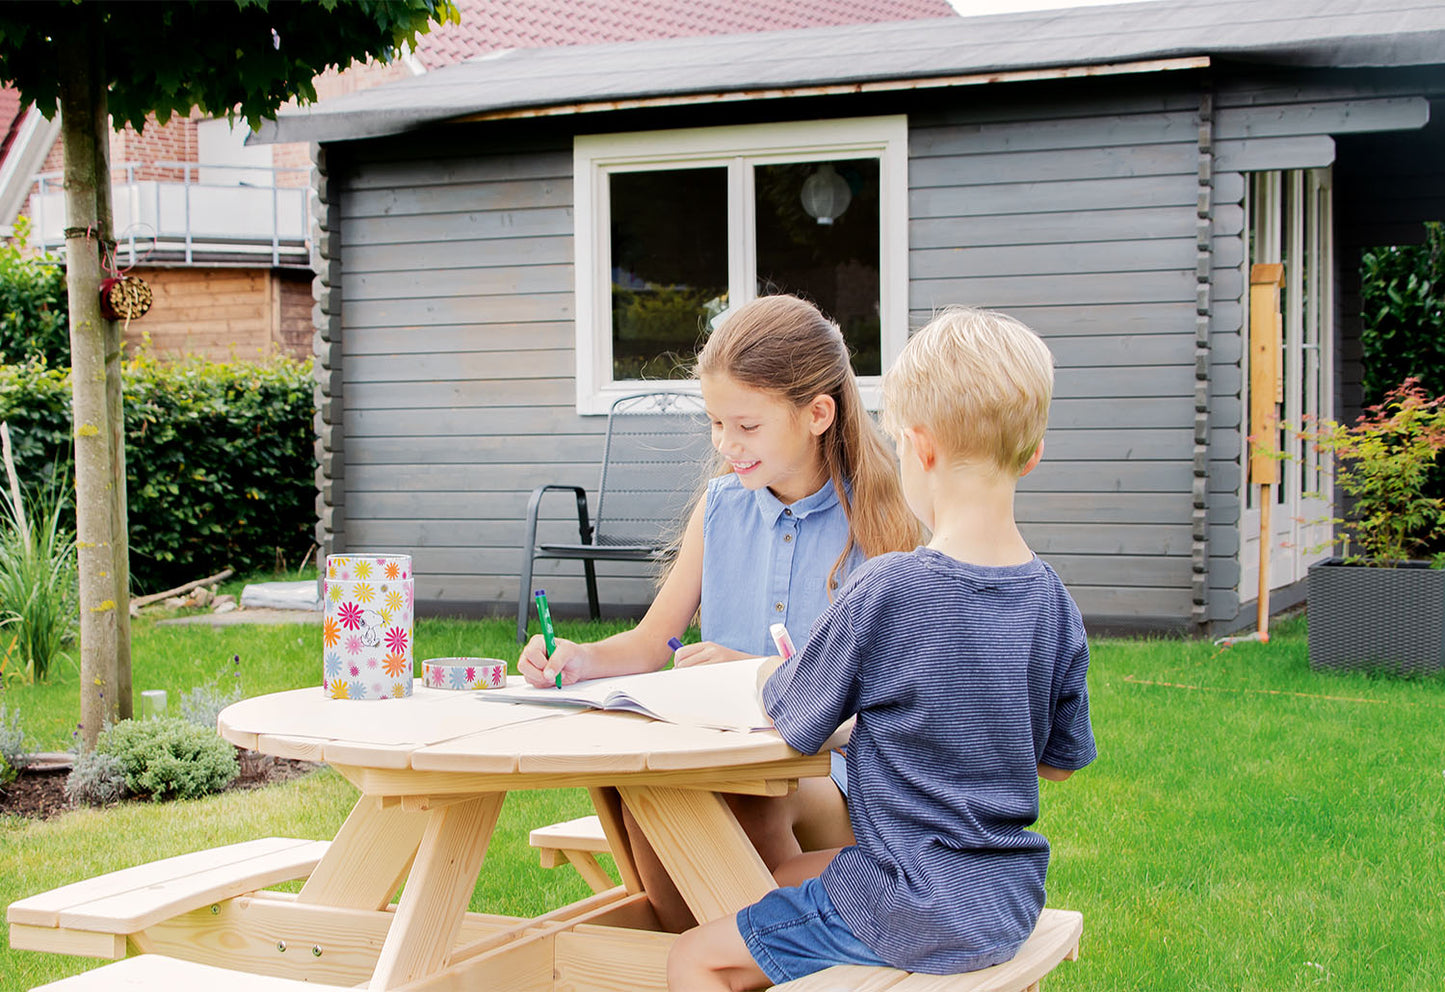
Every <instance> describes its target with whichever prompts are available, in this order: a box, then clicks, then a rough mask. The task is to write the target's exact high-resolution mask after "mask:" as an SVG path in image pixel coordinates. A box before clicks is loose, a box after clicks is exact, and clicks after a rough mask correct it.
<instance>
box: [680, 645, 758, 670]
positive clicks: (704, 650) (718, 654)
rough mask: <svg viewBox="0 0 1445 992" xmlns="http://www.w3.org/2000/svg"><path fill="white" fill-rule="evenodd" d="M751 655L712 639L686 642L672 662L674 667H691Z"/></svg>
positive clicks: (735, 659) (734, 659)
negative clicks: (700, 641)
mask: <svg viewBox="0 0 1445 992" xmlns="http://www.w3.org/2000/svg"><path fill="white" fill-rule="evenodd" d="M751 657H754V656H753V655H750V654H747V653H746V652H743V651H734V650H733V649H732V648H725V647H723V646H722V645H721V644H714V643H713V642H712V641H703V642H702V643H701V644H684V645H683V646H682V647H680V648H678V649H677V651H676V653H674V654H673V656H672V664H673V667H674V668H691V667H692V666H693V665H715V664H717V663H718V662H720V661H737V660H739V659H741V658H751Z"/></svg>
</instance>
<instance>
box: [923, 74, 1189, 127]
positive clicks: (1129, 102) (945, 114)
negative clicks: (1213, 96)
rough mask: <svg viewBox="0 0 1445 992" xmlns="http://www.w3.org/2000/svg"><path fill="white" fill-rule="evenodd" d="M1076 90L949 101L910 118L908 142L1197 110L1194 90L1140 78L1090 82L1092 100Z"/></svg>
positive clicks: (1067, 85) (1005, 91) (1008, 92)
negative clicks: (937, 132) (930, 134)
mask: <svg viewBox="0 0 1445 992" xmlns="http://www.w3.org/2000/svg"><path fill="white" fill-rule="evenodd" d="M1040 89H1042V92H1041V93H1040V92H1039V90H1040ZM1078 89H1080V86H1079V84H1078V83H1077V82H1075V81H1070V82H1063V83H1060V84H1058V85H1056V86H1053V87H1050V88H1047V89H1044V88H1042V87H1038V88H1034V92H1026V90H1025V89H1018V90H1015V89H1013V88H1011V87H1000V88H999V90H998V92H997V93H996V94H995V95H994V98H993V99H990V100H950V101H948V102H947V103H946V104H945V105H944V106H943V107H941V108H939V109H937V110H933V111H931V112H927V113H920V114H919V115H917V116H914V115H910V116H909V124H910V137H911V136H912V134H911V132H912V131H914V130H925V129H931V128H935V127H940V128H958V127H963V128H974V129H977V130H984V129H985V127H980V125H983V126H986V129H987V130H993V129H994V128H996V127H1003V128H1007V129H1011V130H1018V131H1025V130H1027V129H1028V128H1029V127H1031V126H1033V125H1035V124H1042V125H1047V124H1049V123H1050V122H1052V121H1068V120H1086V121H1092V120H1096V119H1098V118H1100V117H1103V116H1107V117H1111V118H1116V117H1117V118H1122V117H1127V116H1130V115H1134V114H1151V113H1182V114H1187V115H1192V114H1194V113H1196V112H1197V111H1198V109H1199V93H1198V91H1197V90H1196V89H1194V88H1193V87H1179V88H1176V87H1174V86H1163V85H1160V86H1150V87H1143V86H1140V85H1139V77H1138V76H1131V77H1121V78H1118V79H1093V80H1090V83H1089V96H1088V99H1083V100H1081V99H1073V98H1072V95H1073V94H1074V93H1075V92H1076V91H1077V90H1078Z"/></svg>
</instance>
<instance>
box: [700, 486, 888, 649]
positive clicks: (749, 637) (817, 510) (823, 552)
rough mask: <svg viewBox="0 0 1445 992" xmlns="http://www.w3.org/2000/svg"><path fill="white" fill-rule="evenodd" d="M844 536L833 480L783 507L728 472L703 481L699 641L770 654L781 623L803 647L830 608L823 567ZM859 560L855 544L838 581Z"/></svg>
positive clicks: (835, 554)
mask: <svg viewBox="0 0 1445 992" xmlns="http://www.w3.org/2000/svg"><path fill="white" fill-rule="evenodd" d="M847 541H848V519H847V517H846V515H845V514H844V513H843V507H842V504H840V503H839V502H838V495H837V493H835V492H834V491H833V483H832V482H831V481H830V482H827V483H824V485H823V488H822V489H819V490H818V491H817V492H815V493H813V494H812V495H811V496H807V497H804V498H803V499H800V500H798V501H797V502H796V503H792V504H785V503H783V502H782V501H781V500H779V499H778V498H777V497H776V496H774V495H773V494H772V493H771V492H769V491H768V490H767V489H766V488H763V489H759V490H750V489H746V488H744V487H743V484H742V483H741V482H740V481H739V480H738V477H737V476H735V475H733V474H732V473H728V474H727V475H720V476H718V477H717V478H716V479H713V480H712V481H711V482H709V483H708V487H707V507H706V509H705V510H704V513H703V525H702V542H703V544H702V639H703V640H704V641H713V642H715V643H717V644H721V645H723V646H724V647H729V648H732V649H734V650H736V651H746V652H748V653H750V654H758V655H769V654H776V653H777V649H776V648H774V647H773V641H772V638H771V637H770V636H769V634H768V627H769V626H771V625H772V624H775V623H778V622H779V621H781V622H782V623H785V624H787V627H788V633H789V634H790V635H791V636H792V638H793V643H794V645H795V646H796V647H797V648H798V650H800V651H801V650H802V648H803V644H804V642H805V641H807V639H808V633H809V632H810V631H811V630H812V629H813V623H814V621H816V620H817V619H818V617H819V616H820V615H821V614H822V612H823V611H824V610H825V609H827V608H828V589H827V584H828V572H829V571H830V570H831V569H832V568H833V562H835V561H837V559H838V554H839V553H840V552H841V551H842V550H843V545H844V544H845V543H847ZM862 561H863V554H862V552H861V551H859V550H858V549H857V548H854V549H853V551H852V553H851V554H850V555H849V556H848V563H847V567H846V568H845V569H844V572H843V574H842V575H840V576H839V580H840V581H841V580H842V579H843V578H845V577H846V576H847V574H848V573H849V572H851V571H852V570H853V569H854V568H856V567H857V566H858V565H859V563H861V562H862Z"/></svg>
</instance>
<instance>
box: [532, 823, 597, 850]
mask: <svg viewBox="0 0 1445 992" xmlns="http://www.w3.org/2000/svg"><path fill="white" fill-rule="evenodd" d="M527 843H528V844H529V845H530V846H532V847H536V848H553V849H560V848H566V849H569V850H573V851H592V852H596V853H610V851H611V848H609V847H608V846H607V837H606V835H605V834H604V833H603V832H602V822H601V821H600V820H599V819H598V818H597V817H596V815H592V816H579V817H577V818H576V819H574V820H564V821H563V822H561V823H549V824H547V825H546V826H544V827H535V828H533V830H532V831H531V832H530V833H528V834H527Z"/></svg>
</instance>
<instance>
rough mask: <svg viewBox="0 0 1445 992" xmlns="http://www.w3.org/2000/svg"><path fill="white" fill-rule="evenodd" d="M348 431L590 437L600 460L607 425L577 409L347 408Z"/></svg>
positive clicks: (379, 434) (489, 437)
mask: <svg viewBox="0 0 1445 992" xmlns="http://www.w3.org/2000/svg"><path fill="white" fill-rule="evenodd" d="M449 414H450V415H449ZM342 429H343V432H344V434H345V436H346V437H347V438H348V439H356V438H363V437H365V438H384V437H423V436H425V437H449V438H468V439H471V438H475V439H480V440H493V439H494V435H498V434H500V435H504V436H506V437H509V438H527V437H542V438H545V437H553V436H555V435H559V434H566V435H569V436H572V437H582V436H586V437H590V438H592V439H593V443H594V444H595V445H596V446H597V454H598V456H599V457H600V455H601V454H602V436H603V434H604V432H605V431H606V422H605V420H603V419H600V418H597V417H579V416H578V415H577V411H576V410H575V409H574V408H572V407H571V406H565V407H556V406H532V407H492V406H485V407H470V408H467V409H458V410H454V411H445V410H354V409H347V410H345V411H343V418H342Z"/></svg>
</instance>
